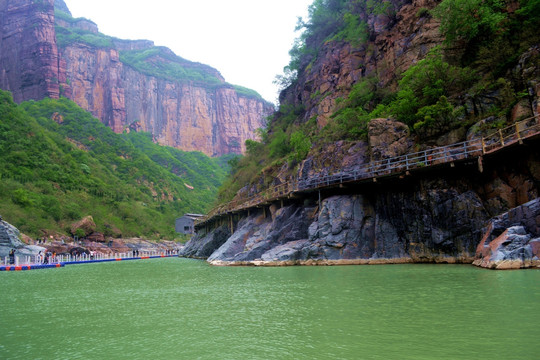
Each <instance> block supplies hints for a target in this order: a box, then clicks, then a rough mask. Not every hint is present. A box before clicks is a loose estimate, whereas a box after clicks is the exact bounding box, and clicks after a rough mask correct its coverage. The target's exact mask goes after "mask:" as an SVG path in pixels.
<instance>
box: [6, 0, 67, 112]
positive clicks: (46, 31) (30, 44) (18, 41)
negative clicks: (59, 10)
mask: <svg viewBox="0 0 540 360" xmlns="http://www.w3.org/2000/svg"><path fill="white" fill-rule="evenodd" d="M53 4H54V0H43V1H29V0H0V15H1V16H0V86H1V87H2V89H5V90H10V91H11V92H12V93H13V99H14V100H15V101H16V102H21V101H24V100H30V99H33V100H40V99H42V98H44V97H51V98H58V96H59V94H60V87H59V83H58V80H59V77H58V62H59V58H58V48H57V46H56V40H55V28H54V11H52V9H53Z"/></svg>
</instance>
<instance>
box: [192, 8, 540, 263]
mask: <svg viewBox="0 0 540 360" xmlns="http://www.w3.org/2000/svg"><path fill="white" fill-rule="evenodd" d="M458 3H461V4H463V2H459V1H454V0H445V1H442V2H441V1H431V0H412V1H400V0H390V1H381V2H371V1H333V0H329V1H324V2H319V1H317V2H314V5H313V6H312V8H311V10H310V16H311V19H310V22H309V23H307V24H306V25H305V28H306V32H305V35H303V37H301V41H300V42H299V43H297V44H296V46H295V48H293V50H292V51H291V55H292V60H291V64H290V65H289V68H288V69H286V74H285V76H284V77H283V78H282V80H283V85H284V86H286V87H285V89H284V91H283V92H282V93H281V96H280V102H281V107H280V109H279V111H278V112H277V113H276V114H275V115H274V117H273V118H272V119H271V121H270V127H269V129H268V132H267V133H266V134H264V135H265V138H264V139H263V141H262V142H261V143H258V144H250V149H249V151H248V156H247V157H246V158H245V159H243V160H241V161H240V163H239V164H238V166H237V169H236V170H237V171H236V173H235V174H233V178H232V179H233V181H231V186H230V187H227V188H226V189H222V199H223V201H224V202H226V201H227V200H230V199H231V198H232V199H233V200H232V201H231V203H230V204H238V203H242V202H243V201H245V199H246V198H247V199H249V200H250V201H251V199H257V198H258V197H262V198H263V199H270V200H269V201H268V202H265V201H263V202H261V203H259V204H258V205H259V207H262V208H263V210H259V209H256V208H252V209H250V211H241V210H239V211H237V212H236V214H233V215H230V214H228V215H227V218H226V219H223V218H219V217H218V218H217V220H216V221H214V222H213V227H218V226H220V225H221V226H222V227H221V228H218V230H214V231H210V230H211V228H212V226H209V225H207V226H206V227H204V228H202V227H201V229H200V230H201V231H200V235H199V236H198V237H195V238H194V239H192V240H191V242H190V243H189V244H188V245H187V247H186V250H185V254H186V255H188V256H196V257H199V256H202V257H208V259H209V261H211V262H212V263H214V264H219V265H221V264H225V265H226V264H256V265H257V264H271V265H279V264H340V263H356V264H362V263H395V262H465V263H471V262H472V261H473V260H474V259H475V257H476V258H477V263H478V262H482V261H481V260H478V259H484V260H485V261H484V263H486V264H488V265H487V266H490V267H491V266H492V265H491V264H490V263H489V261H490V256H491V254H488V253H489V251H487V250H485V249H484V248H482V247H478V244H479V243H480V242H481V241H482V238H483V237H484V227H485V226H487V225H488V224H489V223H490V219H492V218H495V219H496V218H497V216H499V215H500V214H502V213H505V212H507V211H510V210H511V209H513V208H516V207H519V206H521V205H523V204H526V203H529V202H533V203H534V202H537V201H538V197H539V195H540V172H539V169H540V165H539V163H540V160H539V159H540V154H539V153H538V150H537V149H538V140H534V141H532V142H530V143H527V144H524V145H521V146H520V147H517V148H515V149H513V150H511V151H509V152H504V153H501V154H500V155H498V156H496V157H492V158H490V159H488V158H485V159H483V160H482V161H483V162H482V161H480V163H477V162H476V161H474V162H472V163H471V162H468V163H462V164H460V165H456V164H454V163H451V164H447V165H448V166H441V167H438V168H437V169H436V170H433V171H428V170H426V171H419V172H418V173H416V174H411V172H409V171H405V170H403V172H402V173H399V174H397V175H396V176H395V177H394V178H393V179H389V180H388V181H386V180H385V179H382V180H378V179H375V180H377V181H373V182H372V183H361V184H359V183H355V184H349V185H347V184H342V185H343V186H340V187H337V186H336V187H335V188H331V186H328V184H327V186H322V187H321V188H319V189H318V191H317V190H314V191H312V192H309V191H305V192H304V191H301V190H299V191H293V192H292V193H287V191H286V190H285V194H286V195H287V194H288V197H287V196H282V197H280V196H277V195H275V197H274V198H272V196H266V195H265V194H268V193H270V194H272V192H273V191H275V193H274V194H279V191H284V190H282V189H280V188H279V186H280V185H281V184H287V186H288V185H289V184H294V183H295V182H296V183H298V182H302V183H307V184H310V183H315V182H317V181H320V180H321V179H324V178H325V177H326V176H332V175H334V176H338V177H339V176H340V174H341V175H346V174H347V172H349V173H351V172H354V171H362V169H363V168H364V165H368V164H373V163H374V162H377V161H383V160H389V159H391V158H393V157H397V156H401V155H404V154H408V153H413V152H416V151H419V150H421V151H424V150H426V151H429V150H430V149H434V148H435V147H437V146H443V145H448V144H453V143H459V142H462V141H476V140H477V141H480V138H481V137H482V136H484V135H485V134H486V133H489V132H493V131H496V129H497V128H499V129H502V128H503V127H505V126H510V127H512V126H513V127H514V128H515V127H517V126H518V125H517V124H516V122H517V121H519V120H522V119H525V118H528V119H529V121H530V122H531V123H532V124H539V121H540V120H539V118H538V117H539V110H540V109H539V108H538V104H539V95H540V94H539V91H538V90H539V87H538V83H539V82H538V81H539V78H540V73H538V63H539V60H540V56H539V55H540V53H539V45H538V44H539V38H538V34H537V33H536V32H535V31H534V30H532V29H533V27H529V26H530V25H531V24H533V23H534V24H537V23H538V22H539V17H538V16H537V15H535V14H537V12H536V10H535V9H536V8H535V7H534V6H536V5H535V4H536V3H535V2H533V1H530V2H529V1H521V2H516V1H509V2H505V3H504V4H503V3H499V2H490V1H487V2H471V4H472V5H471V9H469V10H470V11H457V10H456V11H457V13H456V12H454V13H450V11H448V12H447V13H444V11H446V10H447V9H446V8H445V7H444V6H443V5H445V6H446V5H448V4H450V5H449V6H450V7H451V9H450V10H452V9H453V6H454V5H456V4H458ZM456 6H457V5H456ZM455 9H460V8H459V6H458V7H455ZM486 14H488V15H489V19H487V18H483V17H484V16H487V15H486ZM527 14H528V15H527ZM463 19H466V22H465V23H467V22H468V23H469V24H468V25H470V26H462V28H458V29H457V30H456V29H454V30H455V31H456V33H457V34H458V35H459V36H458V39H457V40H455V41H449V40H448V39H450V38H451V35H452V34H451V33H450V31H449V30H448V28H449V27H451V26H454V25H455V24H456V23H457V24H462V25H463V24H464V22H463ZM490 21H491V23H490ZM475 22H479V23H481V24H480V25H478V24H475ZM502 24H504V25H505V27H504V28H501V26H500V25H502ZM522 24H528V25H529V26H522ZM475 26H478V27H476V28H475ZM490 26H491V27H490ZM471 28H473V29H475V31H473V32H471V33H466V31H468V30H469V29H471ZM306 34H307V35H306ZM478 34H480V35H478ZM287 71H288V72H287ZM535 126H538V125H535ZM501 131H502V130H501ZM235 181H236V182H240V184H239V185H238V186H237V187H234V185H235ZM269 188H271V190H268V189H269ZM265 196H266V197H265ZM276 198H277V199H278V200H277V201H272V200H273V199H276ZM523 206H525V205H523ZM527 208H530V209H533V210H530V211H529V212H531V214H529V215H528V218H527V219H525V220H523V221H521V219H513V220H515V221H512V222H508V226H511V227H512V226H517V227H519V226H524V224H525V223H527V224H529V225H530V223H533V225H532V226H529V227H533V228H534V227H535V226H536V230H534V231H531V232H530V234H529V235H530V236H529V235H527V236H522V235H523V234H522V232H523V231H521V230H520V229H518V230H516V231H515V232H514V233H512V236H513V238H512V239H514V238H515V239H517V240H516V241H517V242H520V241H521V243H520V244H521V245H520V244H511V245H508V241H507V238H501V239H498V240H497V241H495V240H493V239H494V238H495V237H497V236H498V235H500V233H501V232H500V231H497V232H496V233H494V234H488V235H486V236H485V238H486V239H487V240H486V241H485V247H489V246H491V245H489V242H490V241H491V242H493V246H491V247H492V248H493V253H494V254H495V250H496V246H498V245H501V244H503V245H504V246H501V247H500V248H501V250H500V253H501V254H497V255H493V256H492V258H491V259H492V260H493V259H496V260H500V259H502V258H504V257H505V256H507V255H508V254H511V255H508V256H510V257H511V256H514V255H515V254H518V255H519V256H521V254H523V253H524V252H526V253H527V254H529V255H530V256H532V257H534V256H536V257H537V256H538V253H537V244H536V242H535V241H533V240H531V239H533V238H534V237H537V236H538V230H537V229H538V228H539V227H540V214H539V213H538V206H529V207H527ZM511 213H512V214H522V213H523V212H520V211H513V212H511ZM531 219H532V220H531ZM492 221H496V220H492ZM499 223H500V222H499ZM225 228H228V231H229V232H230V234H229V235H228V238H227V239H226V240H224V239H223V233H224V232H226V230H225ZM231 230H234V231H232V232H231ZM216 234H219V236H217V235H216ZM514 235H516V236H514ZM517 235H519V236H517ZM520 236H521V237H520ZM525 238H526V239H525ZM216 239H217V240H219V241H217V240H216ZM492 240H493V241H492ZM522 240H523V241H522ZM525 240H526V241H525ZM529 242H530V244H529ZM211 244H213V245H216V246H215V247H214V250H213V251H211V250H210V249H209V248H210V247H211ZM529 245H530V246H529ZM483 246H484V245H483ZM520 246H521V250H519V251H513V250H514V249H516V248H519V247H520ZM505 247H506V248H508V249H506V248H505ZM524 249H525V250H524ZM527 249H528V250H527ZM530 249H533V251H529V250H530ZM477 252H481V253H482V254H479V253H477ZM209 253H211V254H210V255H208V254H209ZM516 256H517V255H516ZM504 259H506V258H504ZM528 260H532V259H531V258H529V259H528ZM528 260H527V261H523V259H520V260H519V261H517V262H515V263H514V264H513V265H512V266H517V267H527V266H536V265H531V264H533V263H536V264H537V263H538V261H537V260H538V259H537V258H536V260H535V261H528ZM516 264H517V265H516ZM496 266H498V265H496Z"/></svg>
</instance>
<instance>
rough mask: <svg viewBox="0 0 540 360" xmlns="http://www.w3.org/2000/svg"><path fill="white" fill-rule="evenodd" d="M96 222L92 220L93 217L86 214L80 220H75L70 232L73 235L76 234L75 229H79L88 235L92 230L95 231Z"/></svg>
mask: <svg viewBox="0 0 540 360" xmlns="http://www.w3.org/2000/svg"><path fill="white" fill-rule="evenodd" d="M96 227H97V226H96V223H95V222H94V218H92V216H87V217H85V218H84V219H81V220H80V221H77V222H76V223H74V224H73V225H71V233H72V234H73V235H75V234H76V232H77V230H79V229H81V230H82V231H84V235H85V236H86V235H90V234H92V233H93V232H94V231H96Z"/></svg>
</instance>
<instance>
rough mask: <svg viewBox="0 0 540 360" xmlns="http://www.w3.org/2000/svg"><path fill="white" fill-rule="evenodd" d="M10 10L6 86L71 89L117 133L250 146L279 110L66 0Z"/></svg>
mask: <svg viewBox="0 0 540 360" xmlns="http://www.w3.org/2000/svg"><path fill="white" fill-rule="evenodd" d="M55 7H56V12H55ZM0 13H1V14H2V16H1V17H0V21H1V23H0V29H1V31H2V32H1V37H0V71H1V72H0V85H1V87H2V88H3V89H6V90H9V91H11V92H12V93H13V95H14V99H15V101H17V102H21V101H25V100H29V99H41V98H43V97H52V98H58V97H59V96H66V97H67V98H69V99H72V100H74V101H75V102H76V103H77V104H78V105H79V106H81V107H82V108H84V109H86V110H88V111H90V112H91V113H92V114H93V115H94V116H96V117H97V118H99V119H100V120H101V121H102V122H103V123H104V124H106V125H108V126H109V127H111V128H112V129H113V130H114V131H115V132H117V133H120V132H122V131H124V130H126V129H128V130H142V131H148V132H151V133H152V134H153V136H154V139H155V141H156V142H158V143H160V144H163V145H168V146H172V147H176V148H179V149H182V150H187V151H202V152H204V153H205V154H207V155H210V156H219V155H223V154H227V153H241V152H244V151H245V144H244V143H245V140H246V139H253V138H255V130H256V129H258V128H260V127H263V126H264V121H265V120H264V119H265V118H266V116H268V115H269V114H270V113H271V112H272V111H273V106H272V105H271V104H270V103H268V102H266V101H264V100H263V99H262V98H261V97H260V96H258V95H257V94H254V92H252V91H248V92H246V91H244V90H246V89H243V88H242V89H240V88H238V87H235V86H232V85H230V84H227V83H226V82H225V80H224V79H223V77H222V76H221V75H220V74H219V72H218V71H217V70H215V69H213V68H211V67H209V66H206V65H203V64H198V63H193V62H190V61H187V60H184V59H181V58H179V57H178V56H176V55H174V54H173V53H172V52H171V51H170V50H168V49H166V48H157V47H155V46H154V44H153V42H151V41H147V40H138V41H129V40H120V39H114V38H110V37H107V36H105V35H103V34H100V33H99V31H98V27H97V25H96V24H95V23H93V22H92V21H90V20H87V19H74V18H72V17H71V15H70V13H69V10H68V8H67V6H66V5H65V3H64V2H63V1H62V0H56V1H55V0H44V1H40V2H35V1H30V0H16V1H11V0H10V1H7V0H1V1H0ZM141 56H144V58H143V59H142V60H140V59H141ZM139 60H140V61H139ZM152 67H155V68H156V69H157V70H155V69H153V68H152ZM171 74H172V75H171ZM178 74H181V76H179V75H178ZM186 74H187V75H186Z"/></svg>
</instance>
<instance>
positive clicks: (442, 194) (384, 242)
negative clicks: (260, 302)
mask: <svg viewBox="0 0 540 360" xmlns="http://www.w3.org/2000/svg"><path fill="white" fill-rule="evenodd" d="M271 210H272V209H271ZM266 215H267V214H266ZM488 218H489V216H488V214H487V213H486V212H485V210H484V209H483V207H482V202H481V201H480V199H479V198H478V196H477V195H476V194H475V193H474V192H471V191H465V192H463V193H459V192H458V191H457V190H448V189H446V190H435V189H433V190H430V191H427V192H410V193H399V192H395V193H388V194H386V196H367V195H336V196H332V197H329V198H327V199H324V200H323V201H322V203H321V207H320V209H319V208H318V206H305V205H300V204H293V205H289V206H285V207H283V208H281V209H276V208H274V209H273V210H272V211H271V214H270V216H266V217H265V214H264V213H263V212H260V213H257V214H253V215H251V216H249V217H246V218H243V219H241V220H240V221H239V222H238V225H237V229H236V230H235V232H234V233H233V234H232V235H231V236H230V237H229V238H228V239H227V240H226V241H225V242H224V243H223V245H221V246H220V247H219V248H215V249H214V251H213V252H212V254H211V255H209V256H208V261H209V262H211V263H226V262H229V263H231V264H244V263H251V262H254V261H255V262H257V261H259V262H263V263H268V264H270V263H276V262H284V263H291V262H292V263H302V264H306V263H307V262H310V261H313V262H316V263H325V262H327V261H330V262H336V261H340V260H346V261H353V260H359V261H360V260H362V261H366V262H368V263H372V262H381V261H382V262H384V263H391V262H393V261H394V260H395V261H396V262H400V263H401V262H403V261H405V260H404V259H408V260H407V261H410V262H437V263H441V262H446V263H470V262H472V260H473V257H474V253H475V249H476V244H477V241H476V240H474V239H475V238H476V239H477V238H479V237H480V236H481V234H482V226H483V225H482V224H484V223H485V221H486V220H487V219H488ZM196 241H197V240H196V239H194V240H193V242H196ZM191 246H196V245H195V244H192V245H191ZM208 249H209V243H206V250H208ZM206 253H207V252H205V253H202V252H199V256H201V255H205V254H206ZM201 257H204V256H201Z"/></svg>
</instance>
